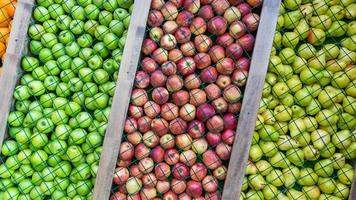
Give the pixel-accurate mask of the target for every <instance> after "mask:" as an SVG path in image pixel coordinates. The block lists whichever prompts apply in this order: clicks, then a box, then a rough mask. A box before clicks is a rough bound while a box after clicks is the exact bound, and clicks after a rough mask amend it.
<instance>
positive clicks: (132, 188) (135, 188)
mask: <svg viewBox="0 0 356 200" xmlns="http://www.w3.org/2000/svg"><path fill="white" fill-rule="evenodd" d="M125 187H126V190H127V192H128V193H129V194H136V193H137V192H139V191H140V190H141V188H142V182H141V180H140V179H138V178H136V177H130V178H129V179H128V180H127V181H126V184H125Z"/></svg>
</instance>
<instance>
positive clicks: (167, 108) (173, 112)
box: [161, 103, 179, 121]
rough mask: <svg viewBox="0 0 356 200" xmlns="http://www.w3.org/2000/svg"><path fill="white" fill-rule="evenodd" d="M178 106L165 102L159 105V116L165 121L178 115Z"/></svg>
mask: <svg viewBox="0 0 356 200" xmlns="http://www.w3.org/2000/svg"><path fill="white" fill-rule="evenodd" d="M178 112H179V108H178V106H176V105H175V104H173V103H165V104H163V105H162V107H161V117H163V119H165V120H167V121H171V120H173V119H175V118H177V117H178V116H179V114H178Z"/></svg>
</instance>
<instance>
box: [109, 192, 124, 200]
mask: <svg viewBox="0 0 356 200" xmlns="http://www.w3.org/2000/svg"><path fill="white" fill-rule="evenodd" d="M126 199H127V198H126V195H125V194H123V193H121V192H115V194H113V195H112V196H111V197H110V200H126Z"/></svg>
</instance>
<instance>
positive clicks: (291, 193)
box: [286, 189, 307, 200]
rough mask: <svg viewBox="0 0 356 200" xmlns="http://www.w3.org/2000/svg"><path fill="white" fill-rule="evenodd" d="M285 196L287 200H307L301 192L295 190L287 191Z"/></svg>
mask: <svg viewBox="0 0 356 200" xmlns="http://www.w3.org/2000/svg"><path fill="white" fill-rule="evenodd" d="M286 194H287V196H288V197H289V199H299V200H307V197H306V196H305V195H304V194H303V193H302V192H300V191H298V190H295V189H289V190H287V192H286Z"/></svg>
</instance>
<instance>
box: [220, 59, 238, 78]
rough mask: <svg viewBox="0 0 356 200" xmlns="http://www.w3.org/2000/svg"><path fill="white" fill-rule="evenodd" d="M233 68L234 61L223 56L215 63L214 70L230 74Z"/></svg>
mask: <svg viewBox="0 0 356 200" xmlns="http://www.w3.org/2000/svg"><path fill="white" fill-rule="evenodd" d="M234 69H235V63H234V61H233V60H232V59H231V58H223V59H221V60H219V61H218V62H217V64H216V70H217V71H218V72H219V73H220V74H223V75H229V74H231V73H232V72H233V71H234Z"/></svg>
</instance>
